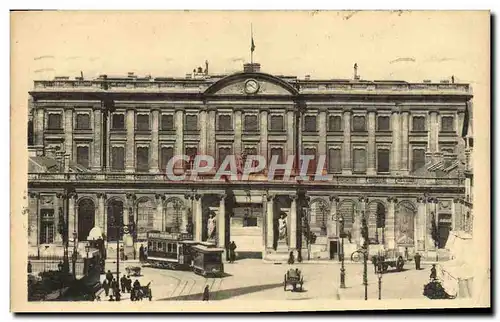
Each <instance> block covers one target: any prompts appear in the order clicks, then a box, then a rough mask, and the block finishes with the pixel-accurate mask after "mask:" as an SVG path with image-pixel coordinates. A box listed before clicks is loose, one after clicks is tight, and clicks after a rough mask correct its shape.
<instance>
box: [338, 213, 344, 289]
mask: <svg viewBox="0 0 500 322" xmlns="http://www.w3.org/2000/svg"><path fill="white" fill-rule="evenodd" d="M338 221H339V223H340V263H341V266H340V288H345V266H344V236H345V233H344V215H343V214H341V215H340V217H339V218H338Z"/></svg>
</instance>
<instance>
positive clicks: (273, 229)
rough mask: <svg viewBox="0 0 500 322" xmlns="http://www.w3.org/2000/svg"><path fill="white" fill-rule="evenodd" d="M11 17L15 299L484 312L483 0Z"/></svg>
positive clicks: (33, 306) (24, 305)
mask: <svg viewBox="0 0 500 322" xmlns="http://www.w3.org/2000/svg"><path fill="white" fill-rule="evenodd" d="M10 18H11V22H10V23H11V120H10V125H11V214H10V216H11V226H10V227H11V228H10V229H11V235H10V236H11V237H10V238H11V276H10V280H11V295H10V296H11V311H13V312H56V311H57V312H60V311H67V312H84V311H87V312H108V311H115V312H180V311H183V312H200V311H203V312H207V311H212V312H236V311H240V312H250V311H254V312H255V311H256V312H280V311H281V312H283V311H294V310H295V311H333V310H341V311H342V310H349V311H350V310H366V309H372V310H376V309H384V310H391V309H425V308H464V307H476V308H490V307H491V303H490V300H491V299H490V294H491V290H490V288H491V285H490V283H491V278H490V266H491V254H490V251H491V247H490V243H491V241H490V238H491V236H490V231H491V227H490V225H491V219H490V208H489V207H490V183H489V182H490V180H489V178H490V166H489V164H490V128H489V126H490V23H491V20H490V19H491V17H490V12H489V11H410V10H391V11H359V10H357V11H12V12H11V13H10ZM129 302H130V303H129ZM131 302H134V303H131Z"/></svg>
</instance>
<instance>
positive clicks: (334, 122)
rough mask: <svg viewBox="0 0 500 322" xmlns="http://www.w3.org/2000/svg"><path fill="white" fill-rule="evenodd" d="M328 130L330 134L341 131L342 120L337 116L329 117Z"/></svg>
mask: <svg viewBox="0 0 500 322" xmlns="http://www.w3.org/2000/svg"><path fill="white" fill-rule="evenodd" d="M328 130H329V131H332V132H340V131H342V118H341V117H340V116H339V115H330V117H329V118H328Z"/></svg>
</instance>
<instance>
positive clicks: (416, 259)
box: [415, 253, 422, 270]
mask: <svg viewBox="0 0 500 322" xmlns="http://www.w3.org/2000/svg"><path fill="white" fill-rule="evenodd" d="M421 257H422V256H420V254H419V253H416V254H415V269H416V270H420V259H421Z"/></svg>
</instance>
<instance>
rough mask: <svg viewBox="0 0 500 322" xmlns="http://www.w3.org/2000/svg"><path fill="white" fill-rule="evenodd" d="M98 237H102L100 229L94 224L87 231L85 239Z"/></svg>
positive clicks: (96, 238)
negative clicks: (87, 234)
mask: <svg viewBox="0 0 500 322" xmlns="http://www.w3.org/2000/svg"><path fill="white" fill-rule="evenodd" d="M99 237H101V238H102V229H101V228H100V227H97V226H95V227H94V228H92V230H91V231H90V233H89V236H88V237H87V240H98V239H99Z"/></svg>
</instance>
